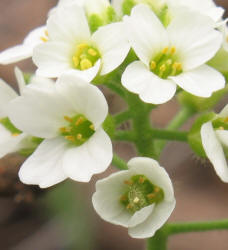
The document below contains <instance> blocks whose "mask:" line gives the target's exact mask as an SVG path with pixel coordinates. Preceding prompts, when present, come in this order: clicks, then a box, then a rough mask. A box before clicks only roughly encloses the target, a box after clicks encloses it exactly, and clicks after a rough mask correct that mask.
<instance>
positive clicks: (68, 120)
mask: <svg viewBox="0 0 228 250" xmlns="http://www.w3.org/2000/svg"><path fill="white" fill-rule="evenodd" d="M64 119H65V120H66V121H67V122H72V121H73V120H72V119H71V118H70V117H69V116H64Z"/></svg>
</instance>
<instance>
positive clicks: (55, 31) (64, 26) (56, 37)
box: [47, 2, 90, 44]
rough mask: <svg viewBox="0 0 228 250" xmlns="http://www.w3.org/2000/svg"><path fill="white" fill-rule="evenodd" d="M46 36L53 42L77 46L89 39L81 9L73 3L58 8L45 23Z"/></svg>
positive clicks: (83, 13)
mask: <svg viewBox="0 0 228 250" xmlns="http://www.w3.org/2000/svg"><path fill="white" fill-rule="evenodd" d="M47 29H48V35H49V36H50V39H51V40H53V41H63V42H67V43H71V44H77V43H80V42H83V41H86V40H88V39H89V38H90V30H89V26H88V23H87V19H86V16H85V12H84V10H83V8H81V7H79V6H78V4H77V3H76V2H75V3H74V4H70V5H67V6H65V5H64V6H63V7H59V8H58V9H57V11H56V13H54V14H53V15H51V16H50V17H49V19H48V21H47Z"/></svg>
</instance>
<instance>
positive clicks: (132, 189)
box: [120, 175, 164, 213]
mask: <svg viewBox="0 0 228 250" xmlns="http://www.w3.org/2000/svg"><path fill="white" fill-rule="evenodd" d="M124 183H125V185H127V191H126V193H124V194H123V195H122V196H121V198H120V202H121V204H123V205H124V206H125V207H126V209H127V210H128V211H129V212H130V213H135V212H136V211H139V210H140V209H142V208H144V207H147V206H149V205H151V204H153V203H159V202H161V201H162V200H163V199H164V192H163V190H162V189H161V188H160V187H157V186H155V185H153V184H152V183H151V182H150V181H149V180H148V179H147V178H146V177H145V176H144V175H135V176H132V177H131V179H130V180H126V181H125V182H124Z"/></svg>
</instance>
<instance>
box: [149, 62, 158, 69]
mask: <svg viewBox="0 0 228 250" xmlns="http://www.w3.org/2000/svg"><path fill="white" fill-rule="evenodd" d="M156 67H157V64H156V62H155V61H151V62H150V68H151V69H152V70H154V69H156Z"/></svg>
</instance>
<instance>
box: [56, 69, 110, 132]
mask: <svg viewBox="0 0 228 250" xmlns="http://www.w3.org/2000/svg"><path fill="white" fill-rule="evenodd" d="M56 88H57V91H58V92H59V94H60V95H63V96H64V97H65V98H66V101H67V102H69V103H70V105H71V106H72V107H73V108H74V110H75V113H79V114H83V115H85V116H86V118H87V119H88V120H90V121H91V122H92V123H93V124H94V126H95V128H98V127H100V126H101V124H102V123H103V121H104V120H105V118H106V116H107V114H108V104H107V102H106V99H105V97H104V95H103V93H102V92H101V91H100V90H99V89H98V88H97V87H96V86H94V85H92V84H90V83H88V82H85V81H84V80H82V79H81V78H79V77H78V76H77V75H75V74H74V71H71V72H68V73H66V74H64V75H62V76H61V77H60V78H59V79H58V80H57V83H56Z"/></svg>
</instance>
